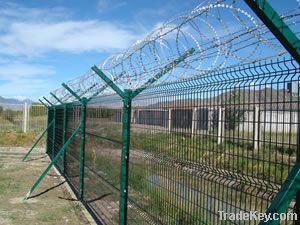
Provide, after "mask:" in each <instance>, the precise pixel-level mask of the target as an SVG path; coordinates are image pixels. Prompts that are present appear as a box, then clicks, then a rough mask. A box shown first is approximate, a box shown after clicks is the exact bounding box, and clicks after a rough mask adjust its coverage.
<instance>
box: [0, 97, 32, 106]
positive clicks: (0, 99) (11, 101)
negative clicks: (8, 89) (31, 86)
mask: <svg viewBox="0 0 300 225" xmlns="http://www.w3.org/2000/svg"><path fill="white" fill-rule="evenodd" d="M32 102H33V101H32V100H31V99H23V100H20V99H17V98H4V97H1V96H0V105H5V104H24V103H32Z"/></svg>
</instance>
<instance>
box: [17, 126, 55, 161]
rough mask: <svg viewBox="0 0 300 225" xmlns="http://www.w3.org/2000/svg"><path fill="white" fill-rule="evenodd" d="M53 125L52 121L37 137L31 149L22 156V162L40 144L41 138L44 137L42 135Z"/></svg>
mask: <svg viewBox="0 0 300 225" xmlns="http://www.w3.org/2000/svg"><path fill="white" fill-rule="evenodd" d="M52 124H53V120H52V121H51V123H50V124H49V125H48V126H47V128H46V129H45V130H44V131H43V132H42V134H41V135H40V136H39V138H38V139H37V140H36V141H35V142H34V144H33V145H32V147H31V148H30V149H29V151H28V152H27V153H26V155H25V156H24V158H23V160H22V161H25V160H26V159H27V157H28V156H29V155H30V153H31V152H32V150H33V149H34V148H35V146H36V145H37V144H38V143H39V142H40V140H42V138H43V137H44V135H45V134H46V133H47V131H48V130H49V128H50V127H51V125H52Z"/></svg>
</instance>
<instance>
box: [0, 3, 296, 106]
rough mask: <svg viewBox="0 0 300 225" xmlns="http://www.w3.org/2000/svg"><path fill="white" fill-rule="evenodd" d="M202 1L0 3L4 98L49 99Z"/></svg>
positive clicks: (0, 71) (1, 91) (0, 81)
mask: <svg viewBox="0 0 300 225" xmlns="http://www.w3.org/2000/svg"><path fill="white" fill-rule="evenodd" d="M289 1H293V0H289ZM201 2H202V0H200V1H199V0H198V1H197V0H188V1H180V0H165V1H161V0H151V1H149V0H113V1H109V0H85V1H83V0H43V1H38V0H26V1H24V0H10V1H5V0H0V96H4V97H14V98H19V99H22V98H30V99H32V100H37V99H38V98H39V97H42V96H47V95H48V93H49V92H50V91H51V90H54V89H56V88H58V87H60V85H61V83H62V82H65V81H68V80H70V79H72V78H74V77H77V76H80V75H83V74H85V72H86V71H87V70H88V69H89V68H90V67H91V66H92V65H94V64H99V63H100V62H101V61H103V60H104V59H105V58H106V57H108V56H109V55H111V54H112V53H115V52H119V51H120V50H121V49H124V48H126V47H128V46H130V45H131V44H133V43H134V42H136V41H137V40H140V39H142V38H143V37H145V35H146V34H147V33H148V32H149V31H151V30H153V29H154V28H155V27H157V26H158V24H161V23H162V22H164V21H166V20H168V19H169V18H171V17H173V16H174V15H177V14H179V13H182V12H184V11H187V10H191V9H192V8H194V7H195V6H197V5H198V4H200V3H201ZM275 7H277V8H280V5H279V4H278V2H277V3H276V1H275Z"/></svg>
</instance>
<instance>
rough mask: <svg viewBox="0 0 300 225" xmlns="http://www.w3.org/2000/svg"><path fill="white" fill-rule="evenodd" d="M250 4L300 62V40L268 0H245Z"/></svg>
mask: <svg viewBox="0 0 300 225" xmlns="http://www.w3.org/2000/svg"><path fill="white" fill-rule="evenodd" d="M245 2H246V3H247V4H248V6H249V7H250V8H251V9H252V10H253V11H254V12H255V14H256V15H257V16H258V17H259V18H260V19H261V20H262V21H263V22H264V24H265V25H266V26H267V27H268V28H269V29H270V31H271V32H272V33H273V34H274V35H275V36H276V37H277V39H278V40H279V41H280V42H281V44H282V45H283V46H284V47H285V48H286V50H287V51H288V52H289V53H290V54H291V55H292V56H293V57H294V59H295V60H296V61H297V62H298V63H300V41H299V39H298V38H297V36H296V35H295V34H294V33H293V31H292V30H291V29H290V28H289V27H288V25H287V24H286V23H284V21H283V20H282V19H281V18H280V16H279V15H278V14H277V12H276V11H275V10H274V9H273V8H272V6H271V5H270V4H269V3H268V1H267V0H245Z"/></svg>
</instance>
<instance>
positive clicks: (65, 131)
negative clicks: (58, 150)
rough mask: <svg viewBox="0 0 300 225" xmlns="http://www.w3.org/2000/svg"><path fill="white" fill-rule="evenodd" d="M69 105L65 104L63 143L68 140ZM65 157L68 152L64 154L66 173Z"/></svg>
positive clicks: (63, 170)
mask: <svg viewBox="0 0 300 225" xmlns="http://www.w3.org/2000/svg"><path fill="white" fill-rule="evenodd" d="M67 110H68V107H67V104H65V105H64V125H63V140H62V141H63V144H65V143H66V140H67V134H68V132H67V128H68V127H67V125H68V121H67V115H68V114H67V113H68V111H67ZM65 159H66V154H65V153H64V154H63V156H62V173H63V174H65Z"/></svg>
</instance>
